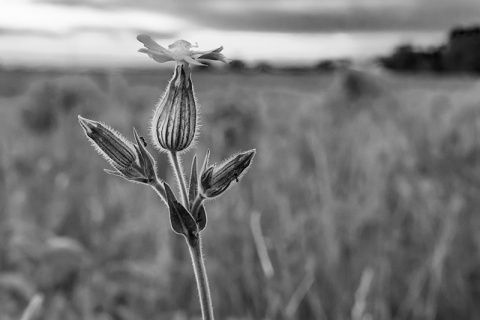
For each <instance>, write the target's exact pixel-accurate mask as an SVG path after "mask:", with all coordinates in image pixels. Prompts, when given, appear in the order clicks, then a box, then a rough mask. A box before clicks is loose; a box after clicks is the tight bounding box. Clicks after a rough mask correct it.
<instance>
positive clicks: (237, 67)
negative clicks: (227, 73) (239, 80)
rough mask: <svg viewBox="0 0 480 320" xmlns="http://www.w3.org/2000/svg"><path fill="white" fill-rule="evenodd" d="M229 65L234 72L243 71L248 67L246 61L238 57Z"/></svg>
mask: <svg viewBox="0 0 480 320" xmlns="http://www.w3.org/2000/svg"><path fill="white" fill-rule="evenodd" d="M229 67H230V70H232V71H234V72H242V71H245V70H246V69H247V65H246V64H245V62H243V61H242V60H238V59H235V60H232V62H230V65H229Z"/></svg>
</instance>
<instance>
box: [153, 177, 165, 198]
mask: <svg viewBox="0 0 480 320" xmlns="http://www.w3.org/2000/svg"><path fill="white" fill-rule="evenodd" d="M150 186H151V187H152V188H153V189H155V191H156V192H157V194H158V195H159V196H160V198H161V199H162V200H163V202H165V203H167V200H166V196H165V188H164V187H163V184H162V181H161V180H160V179H158V178H157V179H155V180H154V181H152V182H151V183H150Z"/></svg>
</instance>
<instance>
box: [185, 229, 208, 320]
mask: <svg viewBox="0 0 480 320" xmlns="http://www.w3.org/2000/svg"><path fill="white" fill-rule="evenodd" d="M187 243H188V248H189V251H190V256H191V257H192V263H193V270H194V272H195V279H196V280H197V288H198V296H199V299H200V307H201V309H202V320H213V307H212V299H211V298H210V287H209V286H208V279H207V272H206V270H205V263H204V260H203V254H202V239H201V237H200V234H199V235H198V238H195V239H189V240H188V241H187Z"/></svg>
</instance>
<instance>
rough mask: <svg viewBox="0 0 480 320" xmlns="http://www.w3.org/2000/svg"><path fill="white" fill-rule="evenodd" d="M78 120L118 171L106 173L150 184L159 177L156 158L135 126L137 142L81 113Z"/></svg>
mask: <svg viewBox="0 0 480 320" xmlns="http://www.w3.org/2000/svg"><path fill="white" fill-rule="evenodd" d="M78 121H79V122H80V125H81V126H82V128H83V131H84V132H85V134H86V135H87V137H88V139H89V140H90V141H91V142H92V146H93V147H95V149H96V150H97V151H98V153H99V154H100V155H102V156H103V157H104V158H105V160H107V161H108V162H109V163H110V164H111V165H112V167H114V168H115V170H106V169H105V172H107V173H109V174H112V175H115V176H119V177H122V178H124V179H127V180H130V181H134V182H139V183H145V184H149V183H152V182H153V181H155V180H156V173H155V160H154V159H153V157H152V155H151V154H150V153H149V152H148V151H147V150H146V149H145V145H144V142H143V141H142V140H141V138H140V137H139V135H138V133H137V131H136V130H135V129H133V135H134V137H135V142H136V144H133V143H132V142H130V141H128V140H127V139H126V138H124V137H123V136H122V135H121V134H120V133H118V132H116V131H115V130H113V129H111V128H110V127H108V126H107V125H104V124H102V123H100V122H98V121H94V120H89V119H86V118H83V117H81V116H78Z"/></svg>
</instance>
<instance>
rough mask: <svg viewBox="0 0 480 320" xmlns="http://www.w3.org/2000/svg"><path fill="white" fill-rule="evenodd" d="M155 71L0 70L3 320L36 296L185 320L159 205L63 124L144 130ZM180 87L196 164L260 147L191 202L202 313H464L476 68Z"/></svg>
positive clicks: (471, 311)
mask: <svg viewBox="0 0 480 320" xmlns="http://www.w3.org/2000/svg"><path fill="white" fill-rule="evenodd" d="M169 78H170V74H169V73H165V72H162V71H158V73H157V72H156V71H155V70H154V71H150V72H148V73H142V72H133V71H129V72H126V71H125V72H121V71H118V72H114V71H111V72H96V73H88V72H78V73H76V72H69V73H67V72H57V73H47V72H20V71H2V73H1V74H0V93H1V95H2V96H1V97H0V319H1V320H4V319H5V320H7V319H19V317H20V315H21V312H22V310H23V309H24V308H25V307H26V305H27V304H28V301H29V299H30V298H31V297H32V295H33V294H34V293H35V292H40V293H42V294H43V295H44V297H45V301H44V305H43V310H42V318H43V319H48V320H57V319H58V320H60V319H92V320H93V319H98V320H100V319H101V320H114V319H115V320H116V319H125V320H127V319H176V320H182V319H199V314H200V310H199V304H198V300H197V291H196V288H195V283H194V278H193V275H192V272H191V264H190V258H189V256H188V252H187V249H186V246H185V245H184V243H183V241H184V240H183V238H182V237H180V236H178V235H176V234H174V233H173V232H172V231H171V229H170V224H169V220H168V216H167V210H166V207H165V205H164V204H163V203H162V202H161V200H160V199H159V198H158V197H157V196H156V194H155V193H154V192H153V190H151V189H149V188H147V187H145V186H142V185H135V184H132V183H128V182H126V181H125V180H123V179H120V178H117V177H113V176H109V175H107V174H105V173H104V172H103V169H104V168H108V164H107V163H106V162H105V161H104V160H103V159H102V158H101V157H100V156H98V155H97V154H96V152H95V151H94V150H93V148H92V147H91V146H90V144H89V142H88V141H87V140H86V138H85V137H84V135H83V132H82V130H81V127H80V126H79V124H78V121H77V115H78V114H81V115H82V116H84V117H87V118H92V119H96V120H100V121H103V122H106V123H108V124H109V125H111V126H112V127H114V128H115V129H117V130H118V131H120V132H121V133H122V134H123V135H125V136H126V137H128V138H129V139H132V127H135V128H136V129H137V130H138V131H139V133H140V134H141V135H143V136H145V137H147V134H148V120H149V119H150V117H151V112H152V109H153V107H154V104H155V102H156V101H157V99H158V98H159V97H160V95H161V93H162V91H163V89H164V88H165V86H166V84H167V81H168V79H169ZM193 81H194V85H195V89H196V93H197V98H198V101H199V103H200V104H201V111H202V127H201V136H200V138H199V140H198V143H197V147H198V148H197V149H196V150H195V152H197V153H198V155H199V157H200V159H201V160H203V156H204V155H205V152H206V150H207V149H210V150H211V152H212V156H211V160H212V161H214V162H217V161H220V160H222V159H224V158H225V157H228V156H229V155H231V154H232V153H234V152H237V151H241V150H248V149H251V148H256V149H257V155H256V157H255V159H254V163H253V166H252V168H251V170H250V171H249V172H248V174H247V175H246V176H245V178H244V179H243V180H242V181H241V183H240V184H238V185H237V186H235V187H233V188H232V189H231V190H229V191H228V192H227V193H226V194H225V195H223V196H222V197H221V198H219V199H218V200H217V201H215V202H211V203H207V212H208V225H207V227H206V229H205V231H204V232H203V239H204V251H205V256H206V264H207V269H208V274H209V280H210V282H211V286H212V299H213V304H214V308H215V310H216V315H217V318H218V319H231V320H240V319H244V320H247V319H248V320H250V319H252V320H256V319H272V320H274V319H280V320H281V319H286V320H289V319H330V320H342V319H351V320H367V319H382V320H389V319H392V320H405V319H427V320H429V319H431V320H433V319H479V318H480V303H479V301H480V210H479V208H480V197H479V196H478V195H479V191H480V167H479V160H480V132H479V129H480V82H479V81H478V80H476V79H472V78H435V77H430V76H417V77H414V76H399V75H393V74H387V73H384V74H370V73H367V72H360V71H352V70H348V71H341V72H338V73H336V74H327V75H321V74H315V73H312V74H304V75H287V74H238V73H237V74H234V73H207V72H197V73H195V74H194V75H193ZM148 148H149V149H150V151H151V152H152V153H155V154H156V159H157V165H158V169H159V173H160V176H161V177H163V178H164V179H166V180H167V181H169V182H173V179H172V178H173V177H172V176H169V174H170V173H169V172H170V171H169V170H167V165H168V162H167V159H166V155H165V154H158V153H156V152H155V151H154V150H153V148H152V146H151V144H150V143H149V145H148ZM192 155H193V153H192V152H191V153H188V154H186V155H185V157H184V159H183V160H184V163H185V165H186V166H189V165H190V163H191V158H192Z"/></svg>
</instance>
